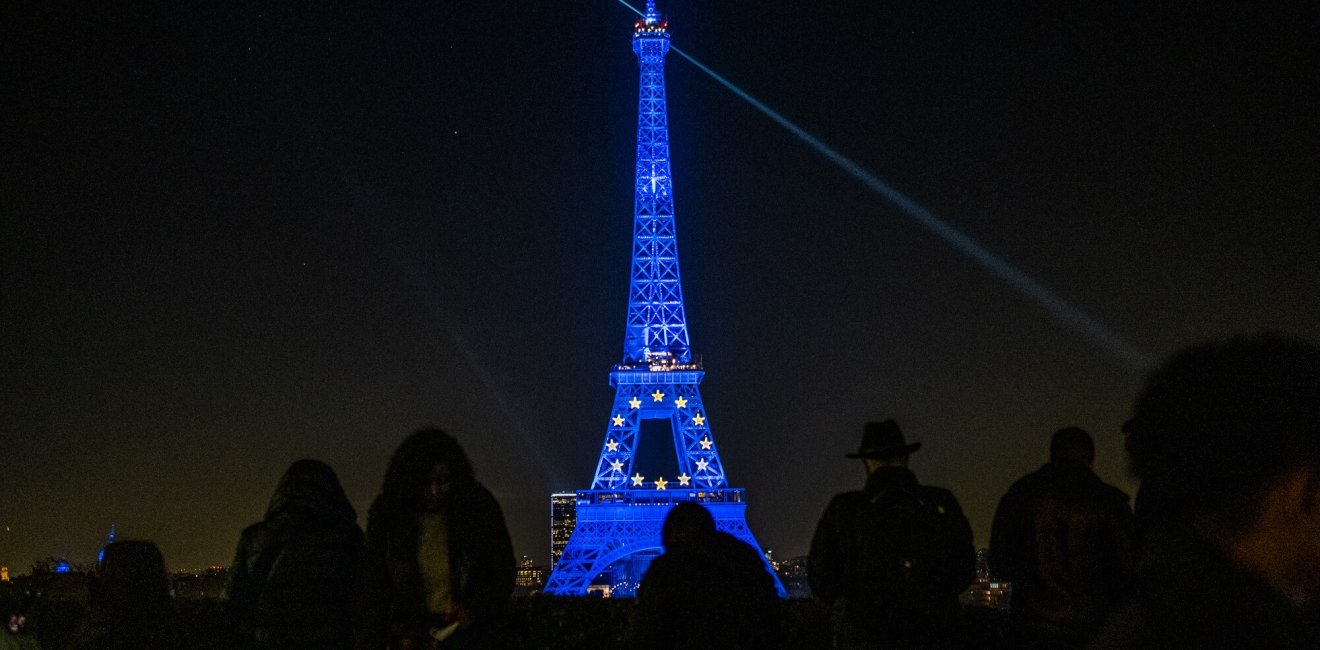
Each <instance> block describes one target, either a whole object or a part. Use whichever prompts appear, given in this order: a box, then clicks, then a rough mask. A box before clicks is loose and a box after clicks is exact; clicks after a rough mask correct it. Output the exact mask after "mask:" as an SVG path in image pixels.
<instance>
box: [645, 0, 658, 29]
mask: <svg viewBox="0 0 1320 650" xmlns="http://www.w3.org/2000/svg"><path fill="white" fill-rule="evenodd" d="M645 18H646V24H648V25H654V24H655V22H656V21H657V20H660V12H659V11H656V10H655V0H646V17H645Z"/></svg>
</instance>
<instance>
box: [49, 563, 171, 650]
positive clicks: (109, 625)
mask: <svg viewBox="0 0 1320 650" xmlns="http://www.w3.org/2000/svg"><path fill="white" fill-rule="evenodd" d="M88 592H89V599H88V603H87V605H88V612H87V617H86V618H85V619H84V621H83V624H82V626H81V627H80V628H79V630H78V632H77V633H76V634H74V637H73V639H72V640H71V642H70V644H69V648H71V649H72V650H188V649H189V648H191V647H192V645H191V644H190V643H189V639H188V638H187V637H186V635H185V634H184V632H183V629H182V627H181V626H180V625H179V618H178V613H177V611H176V610H175V608H174V600H173V598H172V597H171V595H170V577H169V574H168V573H167V572H166V570H165V558H164V557H163V556H162V555H161V554H160V549H158V548H156V545H155V544H152V543H151V542H148V541H141V540H122V541H118V542H113V543H111V544H109V545H107V546H106V547H105V555H103V556H102V557H101V561H100V563H99V564H98V565H97V568H96V573H95V574H94V575H93V576H92V578H91V582H90V584H89V590H88Z"/></svg>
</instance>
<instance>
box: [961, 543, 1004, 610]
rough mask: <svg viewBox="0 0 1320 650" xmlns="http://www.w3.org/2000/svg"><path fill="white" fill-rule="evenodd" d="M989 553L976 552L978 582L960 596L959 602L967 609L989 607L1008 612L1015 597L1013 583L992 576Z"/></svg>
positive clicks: (983, 551) (973, 583) (984, 551)
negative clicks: (1012, 598) (1009, 604)
mask: <svg viewBox="0 0 1320 650" xmlns="http://www.w3.org/2000/svg"><path fill="white" fill-rule="evenodd" d="M986 556H987V552H986V550H985V549H981V550H979V551H977V552H976V580H975V581H974V582H972V584H971V586H969V587H967V590H966V591H964V592H962V594H961V595H959V596H958V601H959V602H961V603H962V604H963V605H964V606H966V607H987V608H989V609H995V610H1000V611H1008V601H1009V598H1011V597H1012V595H1013V583H1011V582H1000V581H998V580H995V579H994V576H992V575H990V565H989V563H987V562H986Z"/></svg>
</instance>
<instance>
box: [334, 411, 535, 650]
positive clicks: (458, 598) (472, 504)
mask: <svg viewBox="0 0 1320 650" xmlns="http://www.w3.org/2000/svg"><path fill="white" fill-rule="evenodd" d="M515 572H516V563H515V560H514V557H513V545H512V543H511V542H510V540H509V531H508V529H507V528H506V527H505V524H504V514H503V512H501V510H500V506H499V503H498V502H497V501H496V500H495V497H494V496H493V495H492V494H491V493H490V491H489V490H487V489H486V488H485V487H484V486H483V485H481V483H479V482H477V480H476V478H475V477H474V476H473V471H472V464H471V463H470V462H469V461H468V458H467V454H466V453H465V452H464V451H463V448H462V446H460V445H459V443H458V441H457V440H455V439H454V438H453V437H452V436H450V435H449V434H447V433H445V432H443V431H440V430H439V429H422V430H420V431H417V432H416V433H414V434H412V435H411V436H409V437H408V438H406V439H405V440H404V441H403V443H402V444H400V445H399V448H398V449H397V450H395V452H394V456H393V457H392V458H391V459H390V464H389V467H388V468H387V470H386V472H385V481H384V484H383V485H382V487H381V492H380V494H379V495H378V496H377V497H376V499H375V501H374V502H373V503H372V504H371V511H370V514H368V516H367V536H366V549H365V552H364V553H363V556H362V562H361V564H360V566H359V570H358V580H357V590H358V600H357V613H356V617H355V618H356V622H355V625H356V632H355V636H356V647H357V648H359V649H361V650H368V649H369V650H380V649H381V648H385V647H389V648H397V649H423V648H425V649H430V648H487V647H493V646H494V645H495V644H496V641H495V640H494V638H493V635H494V634H495V633H496V632H497V631H498V622H499V616H500V613H501V611H502V609H503V608H504V606H505V604H507V602H508V600H509V596H510V594H511V593H512V592H513V582H514V574H515Z"/></svg>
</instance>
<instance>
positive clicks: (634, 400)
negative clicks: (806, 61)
mask: <svg viewBox="0 0 1320 650" xmlns="http://www.w3.org/2000/svg"><path fill="white" fill-rule="evenodd" d="M669 38H670V36H669V24H668V22H667V21H665V20H663V19H661V17H660V14H659V12H657V11H656V7H655V1H654V0H648V1H647V3H646V13H645V14H644V16H643V18H642V19H641V20H638V21H637V23H636V25H635V26H634V29H633V39H632V49H633V52H634V53H636V55H637V59H638V64H639V66H640V69H641V75H640V76H641V84H640V90H639V93H638V105H637V113H638V115H637V167H636V184H635V201H634V210H633V215H634V216H633V237H632V265H631V271H630V276H631V280H632V282H631V286H630V288H629V291H628V318H627V321H626V326H625V330H624V339H623V361H622V362H621V363H620V364H619V365H617V366H615V367H614V369H613V371H612V372H610V385H611V386H614V388H615V396H614V407H613V409H612V410H611V412H610V417H609V422H608V423H607V424H606V430H605V442H604V444H603V445H602V447H601V452H600V459H599V461H597V463H596V473H595V477H594V478H593V480H592V482H591V489H589V490H579V491H578V492H577V524H576V527H575V528H574V530H573V535H572V537H571V538H570V540H569V542H568V545H567V546H566V547H565V548H564V550H563V555H562V556H561V557H560V558H559V561H558V563H557V564H556V565H555V568H554V571H553V572H552V573H551V575H550V579H549V581H548V582H547V584H546V587H545V591H546V593H550V594H557V595H585V594H586V593H587V590H588V587H589V586H591V585H592V583H593V581H595V580H597V579H598V578H599V577H600V576H602V575H603V574H605V575H610V574H612V575H613V578H612V579H611V583H610V585H609V586H610V587H611V589H612V592H613V595H616V596H628V595H631V594H632V593H633V592H634V591H635V590H636V586H637V580H638V579H639V578H640V570H638V569H637V567H636V566H635V565H636V562H634V561H632V559H633V558H638V557H641V558H645V557H647V554H652V555H653V554H655V553H658V552H659V550H660V549H661V548H662V544H661V540H660V529H661V525H662V524H663V523H664V518H665V516H666V515H667V514H668V512H669V509H670V508H671V507H672V506H673V504H675V503H678V502H680V501H698V502H700V503H701V504H702V505H704V506H706V508H707V509H709V510H710V512H711V514H712V515H713V516H714V518H715V522H716V526H717V527H718V528H719V529H720V530H723V531H725V532H728V533H730V534H732V535H733V536H735V537H737V538H738V539H740V540H742V541H744V542H746V543H748V544H750V545H751V546H752V547H753V548H757V549H760V546H759V545H757V543H756V539H755V538H754V537H753V536H752V532H751V530H750V529H749V528H748V527H747V520H746V516H745V512H746V507H747V506H746V501H745V494H746V493H745V491H744V490H741V489H736V488H730V487H729V483H728V479H727V478H726V476H725V474H724V464H723V463H722V462H720V456H719V452H718V450H717V448H716V446H715V438H714V437H713V436H712V434H711V431H710V423H709V422H708V420H707V414H706V408H705V405H704V404H703V403H702V400H701V392H700V391H699V390H698V388H697V386H698V384H700V383H701V380H702V377H703V376H704V375H705V372H704V370H703V369H702V367H701V364H700V362H699V361H694V359H693V356H692V350H691V348H690V346H689V343H688V329H687V315H686V312H685V311H684V308H683V286H682V283H681V281H680V278H679V270H678V243H677V240H676V238H675V228H674V196H673V191H672V188H673V184H672V176H671V174H670V165H669V124H668V115H667V110H666V105H665V54H666V53H667V52H668V51H669ZM643 420H667V421H668V422H669V424H670V427H671V429H672V432H673V440H674V451H675V453H676V455H677V460H678V474H677V475H676V476H673V477H672V478H670V479H666V478H665V477H663V476H657V477H656V478H654V479H651V478H649V477H647V476H644V475H643V474H642V472H641V468H639V467H635V461H636V460H637V452H638V445H639V442H640V440H641V429H642V426H641V425H642V421H643ZM630 566H631V568H630ZM772 573H773V572H772ZM775 583H776V586H777V587H778V588H779V590H780V594H781V595H782V594H783V593H784V592H783V587H782V586H779V582H778V579H777V578H776V581H775Z"/></svg>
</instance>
